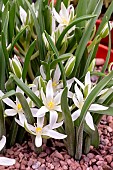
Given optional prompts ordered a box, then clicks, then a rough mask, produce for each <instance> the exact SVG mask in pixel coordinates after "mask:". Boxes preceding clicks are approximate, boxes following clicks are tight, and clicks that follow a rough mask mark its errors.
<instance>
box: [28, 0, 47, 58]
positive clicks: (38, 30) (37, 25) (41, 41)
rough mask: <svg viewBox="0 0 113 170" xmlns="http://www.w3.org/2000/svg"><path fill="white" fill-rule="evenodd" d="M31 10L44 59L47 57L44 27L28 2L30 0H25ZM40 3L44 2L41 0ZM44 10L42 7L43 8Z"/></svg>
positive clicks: (40, 51) (41, 54)
mask: <svg viewBox="0 0 113 170" xmlns="http://www.w3.org/2000/svg"><path fill="white" fill-rule="evenodd" d="M25 2H26V4H27V6H28V8H29V10H30V12H31V15H32V17H33V20H34V26H35V29H36V34H37V37H38V47H39V54H40V59H41V60H44V57H45V45H44V42H43V39H42V32H41V31H42V30H41V29H42V28H41V27H40V25H39V23H38V20H37V18H36V15H35V13H34V11H33V9H32V7H31V5H30V3H29V2H28V0H25ZM40 3H42V2H41V1H40ZM41 10H42V9H41Z"/></svg>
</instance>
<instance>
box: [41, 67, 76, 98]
mask: <svg viewBox="0 0 113 170" xmlns="http://www.w3.org/2000/svg"><path fill="white" fill-rule="evenodd" d="M40 73H41V75H42V77H43V79H46V74H45V72H44V69H43V66H42V65H41V67H40ZM51 74H52V71H51ZM60 77H61V71H60V68H59V66H58V64H57V66H56V69H55V71H54V74H53V77H52V78H51V80H52V87H53V91H54V94H55V95H56V94H57V93H58V92H61V91H63V82H62V81H61V80H60ZM73 82H74V79H73V78H72V79H70V80H67V87H68V90H69V89H70V88H71V85H72V83H73ZM69 93H70V92H69Z"/></svg>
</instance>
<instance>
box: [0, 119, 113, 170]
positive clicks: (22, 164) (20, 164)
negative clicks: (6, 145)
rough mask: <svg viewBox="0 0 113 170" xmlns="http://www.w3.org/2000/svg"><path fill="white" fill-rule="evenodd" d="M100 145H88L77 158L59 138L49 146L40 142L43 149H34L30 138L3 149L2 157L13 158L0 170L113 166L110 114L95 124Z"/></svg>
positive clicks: (108, 168) (112, 168)
mask: <svg viewBox="0 0 113 170" xmlns="http://www.w3.org/2000/svg"><path fill="white" fill-rule="evenodd" d="M99 134H100V145H99V148H98V149H95V148H93V147H91V149H90V152H89V153H88V154H87V155H82V158H81V160H80V161H76V160H74V159H73V158H71V157H70V156H69V155H68V154H67V151H66V149H65V147H64V145H63V143H61V142H60V141H59V140H56V141H52V146H50V147H49V146H46V145H45V144H44V145H43V152H41V153H40V154H39V155H37V154H36V153H34V151H33V146H32V143H31V142H30V141H28V142H24V143H23V144H22V145H19V144H16V145H15V146H14V147H12V148H10V149H7V150H6V154H5V156H6V157H11V158H14V159H16V164H15V165H14V166H10V167H4V166H0V170H6V169H7V170H52V169H53V170H113V117H112V116H103V118H102V120H101V122H100V125H99Z"/></svg>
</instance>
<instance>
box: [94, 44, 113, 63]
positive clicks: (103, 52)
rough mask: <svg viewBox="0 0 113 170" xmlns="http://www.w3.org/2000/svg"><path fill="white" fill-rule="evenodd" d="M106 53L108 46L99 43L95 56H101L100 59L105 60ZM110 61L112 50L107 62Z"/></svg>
mask: <svg viewBox="0 0 113 170" xmlns="http://www.w3.org/2000/svg"><path fill="white" fill-rule="evenodd" d="M107 53H108V47H107V46H105V45H103V44H99V46H98V51H97V54H96V58H102V59H104V60H106V57H107ZM111 62H113V50H111V54H110V60H109V63H111Z"/></svg>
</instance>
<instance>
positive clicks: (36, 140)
mask: <svg viewBox="0 0 113 170" xmlns="http://www.w3.org/2000/svg"><path fill="white" fill-rule="evenodd" d="M35 145H36V147H40V146H42V137H41V135H37V136H36V138H35Z"/></svg>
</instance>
